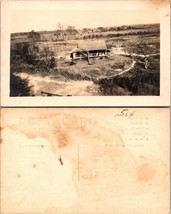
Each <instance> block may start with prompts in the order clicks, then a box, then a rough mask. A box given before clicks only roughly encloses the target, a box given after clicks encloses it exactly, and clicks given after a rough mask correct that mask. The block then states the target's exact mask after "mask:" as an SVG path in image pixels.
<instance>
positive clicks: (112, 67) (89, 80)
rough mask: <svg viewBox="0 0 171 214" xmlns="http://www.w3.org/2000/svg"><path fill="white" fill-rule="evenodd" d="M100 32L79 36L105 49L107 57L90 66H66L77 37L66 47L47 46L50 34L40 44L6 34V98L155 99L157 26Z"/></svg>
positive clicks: (60, 43) (79, 63)
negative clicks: (102, 42)
mask: <svg viewBox="0 0 171 214" xmlns="http://www.w3.org/2000/svg"><path fill="white" fill-rule="evenodd" d="M103 30H104V32H100V33H99V32H96V30H94V31H93V32H92V33H87V32H86V33H85V34H83V35H82V38H83V37H84V39H88V40H89V39H91V40H92V39H93V40H96V39H104V40H105V41H106V45H107V48H108V49H109V50H110V52H109V54H108V58H103V59H100V58H94V59H91V64H88V62H87V61H86V60H79V61H77V63H76V64H71V62H70V59H69V55H70V52H71V51H72V49H73V48H75V47H76V46H77V44H78V41H79V40H80V39H82V38H80V37H79V36H78V35H77V36H76V37H75V38H72V39H68V40H67V42H66V41H61V40H59V41H57V40H54V39H53V41H52V35H53V33H54V32H50V33H49V32H47V37H46V40H45V39H43V37H40V38H39V39H34V38H28V35H27V33H25V34H14V35H11V79H10V80H11V81H10V84H11V85H10V89H11V90H10V95H11V96H42V95H52V94H54V95H58V96H68V95H69V96H77V95H78V96H79V95H81V96H84V95H85V96H86V95H87V96H91V95H96V96H98V95H110V96H113V95H116V96H117V95H131V96H133V95H154V96H156V95H159V94H160V30H159V25H156V24H155V25H141V26H136V27H135V26H134V27H132V28H131V27H129V28H128V27H127V28H125V29H123V28H121V29H118V28H117V29H115V30H113V31H112V30H111V29H103ZM44 34H45V33H44ZM44 34H43V35H44ZM40 35H41V32H40ZM42 92H47V93H42Z"/></svg>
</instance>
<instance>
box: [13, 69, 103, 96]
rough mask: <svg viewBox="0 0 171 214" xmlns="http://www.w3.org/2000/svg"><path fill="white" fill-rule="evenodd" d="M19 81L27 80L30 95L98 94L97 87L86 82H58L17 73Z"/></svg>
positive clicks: (34, 75)
mask: <svg viewBox="0 0 171 214" xmlns="http://www.w3.org/2000/svg"><path fill="white" fill-rule="evenodd" d="M15 75H16V76H18V77H20V78H21V79H27V80H28V82H29V86H31V87H32V89H31V92H30V93H31V94H30V95H34V96H42V92H47V93H52V94H56V95H57V96H68V95H70V96H92V95H94V96H96V95H100V94H99V87H98V85H96V84H94V83H93V82H92V81H87V80H59V79H57V78H53V77H48V76H46V77H41V76H40V75H38V74H32V75H31V74H27V73H24V72H22V73H17V74H15Z"/></svg>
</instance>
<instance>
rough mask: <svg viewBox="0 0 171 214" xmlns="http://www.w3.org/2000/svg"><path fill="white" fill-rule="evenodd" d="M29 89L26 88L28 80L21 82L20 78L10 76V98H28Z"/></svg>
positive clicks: (28, 87)
mask: <svg viewBox="0 0 171 214" xmlns="http://www.w3.org/2000/svg"><path fill="white" fill-rule="evenodd" d="M30 90H31V87H30V86H28V80H22V79H21V78H20V77H17V76H15V75H14V74H12V75H11V78H10V96H12V97H16V96H29V95H30Z"/></svg>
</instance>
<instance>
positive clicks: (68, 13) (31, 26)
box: [11, 2, 159, 33]
mask: <svg viewBox="0 0 171 214" xmlns="http://www.w3.org/2000/svg"><path fill="white" fill-rule="evenodd" d="M96 4H97V2H96ZM28 8H29V7H28ZM80 8H81V9H78V8H76V7H75V8H74V7H73V8H71V9H68V8H66V9H65V7H62V9H59V8H58V9H55V8H53V9H52V8H50V9H49V10H47V9H45V7H43V9H38V8H33V7H32V8H29V9H27V10H26V9H22V10H21V9H20V10H12V11H11V32H12V33H14V32H28V31H31V30H35V31H40V30H56V29H57V26H58V23H62V24H66V25H72V26H75V27H76V28H78V29H80V28H84V27H85V28H87V27H100V26H102V27H105V26H119V25H132V24H149V23H159V12H158V10H154V8H153V10H149V8H148V10H129V11H126V10H118V9H116V8H114V7H113V8H110V7H106V8H105V7H103V5H101V7H97V9H96V7H95V6H94V7H93V9H92V8H91V7H90V8H88V7H85V9H84V8H83V7H80ZM120 8H121V7H120Z"/></svg>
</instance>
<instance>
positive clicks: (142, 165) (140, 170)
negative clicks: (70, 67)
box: [1, 108, 170, 214]
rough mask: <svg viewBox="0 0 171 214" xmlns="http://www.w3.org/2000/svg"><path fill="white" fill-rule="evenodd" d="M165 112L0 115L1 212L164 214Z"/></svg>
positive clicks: (166, 201) (4, 111)
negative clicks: (0, 130) (0, 126)
mask: <svg viewBox="0 0 171 214" xmlns="http://www.w3.org/2000/svg"><path fill="white" fill-rule="evenodd" d="M169 118H170V111H169V109H166V108H165V109H162V108H161V109H137V108H130V109H121V108H115V109H112V108H106V109H103V108H102V109H99V108H94V109H93V108H88V109H78V108H77V109H74V108H71V109H62V108H61V109H60V108H59V109H31V108H29V109H27V108H25V109H10V108H9V109H2V110H1V120H2V121H1V123H2V132H1V143H2V144H1V212H2V213H8V214H9V213H11V214H14V213H35V214H38V213H56V214H59V213H61V214H71V213H73V214H78V213H79V214H85V213H86V214H102V213H103V214H106V213H108V214H114V213H115V214H128V213H131V214H137V213H140V214H146V213H150V214H167V213H169V211H170V210H169V208H170V207H169V195H170V193H169V192H170V186H169V180H170V179H169V178H170V162H169V156H170V152H169V150H170V149H169V148H170V146H169V137H170V123H169Z"/></svg>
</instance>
